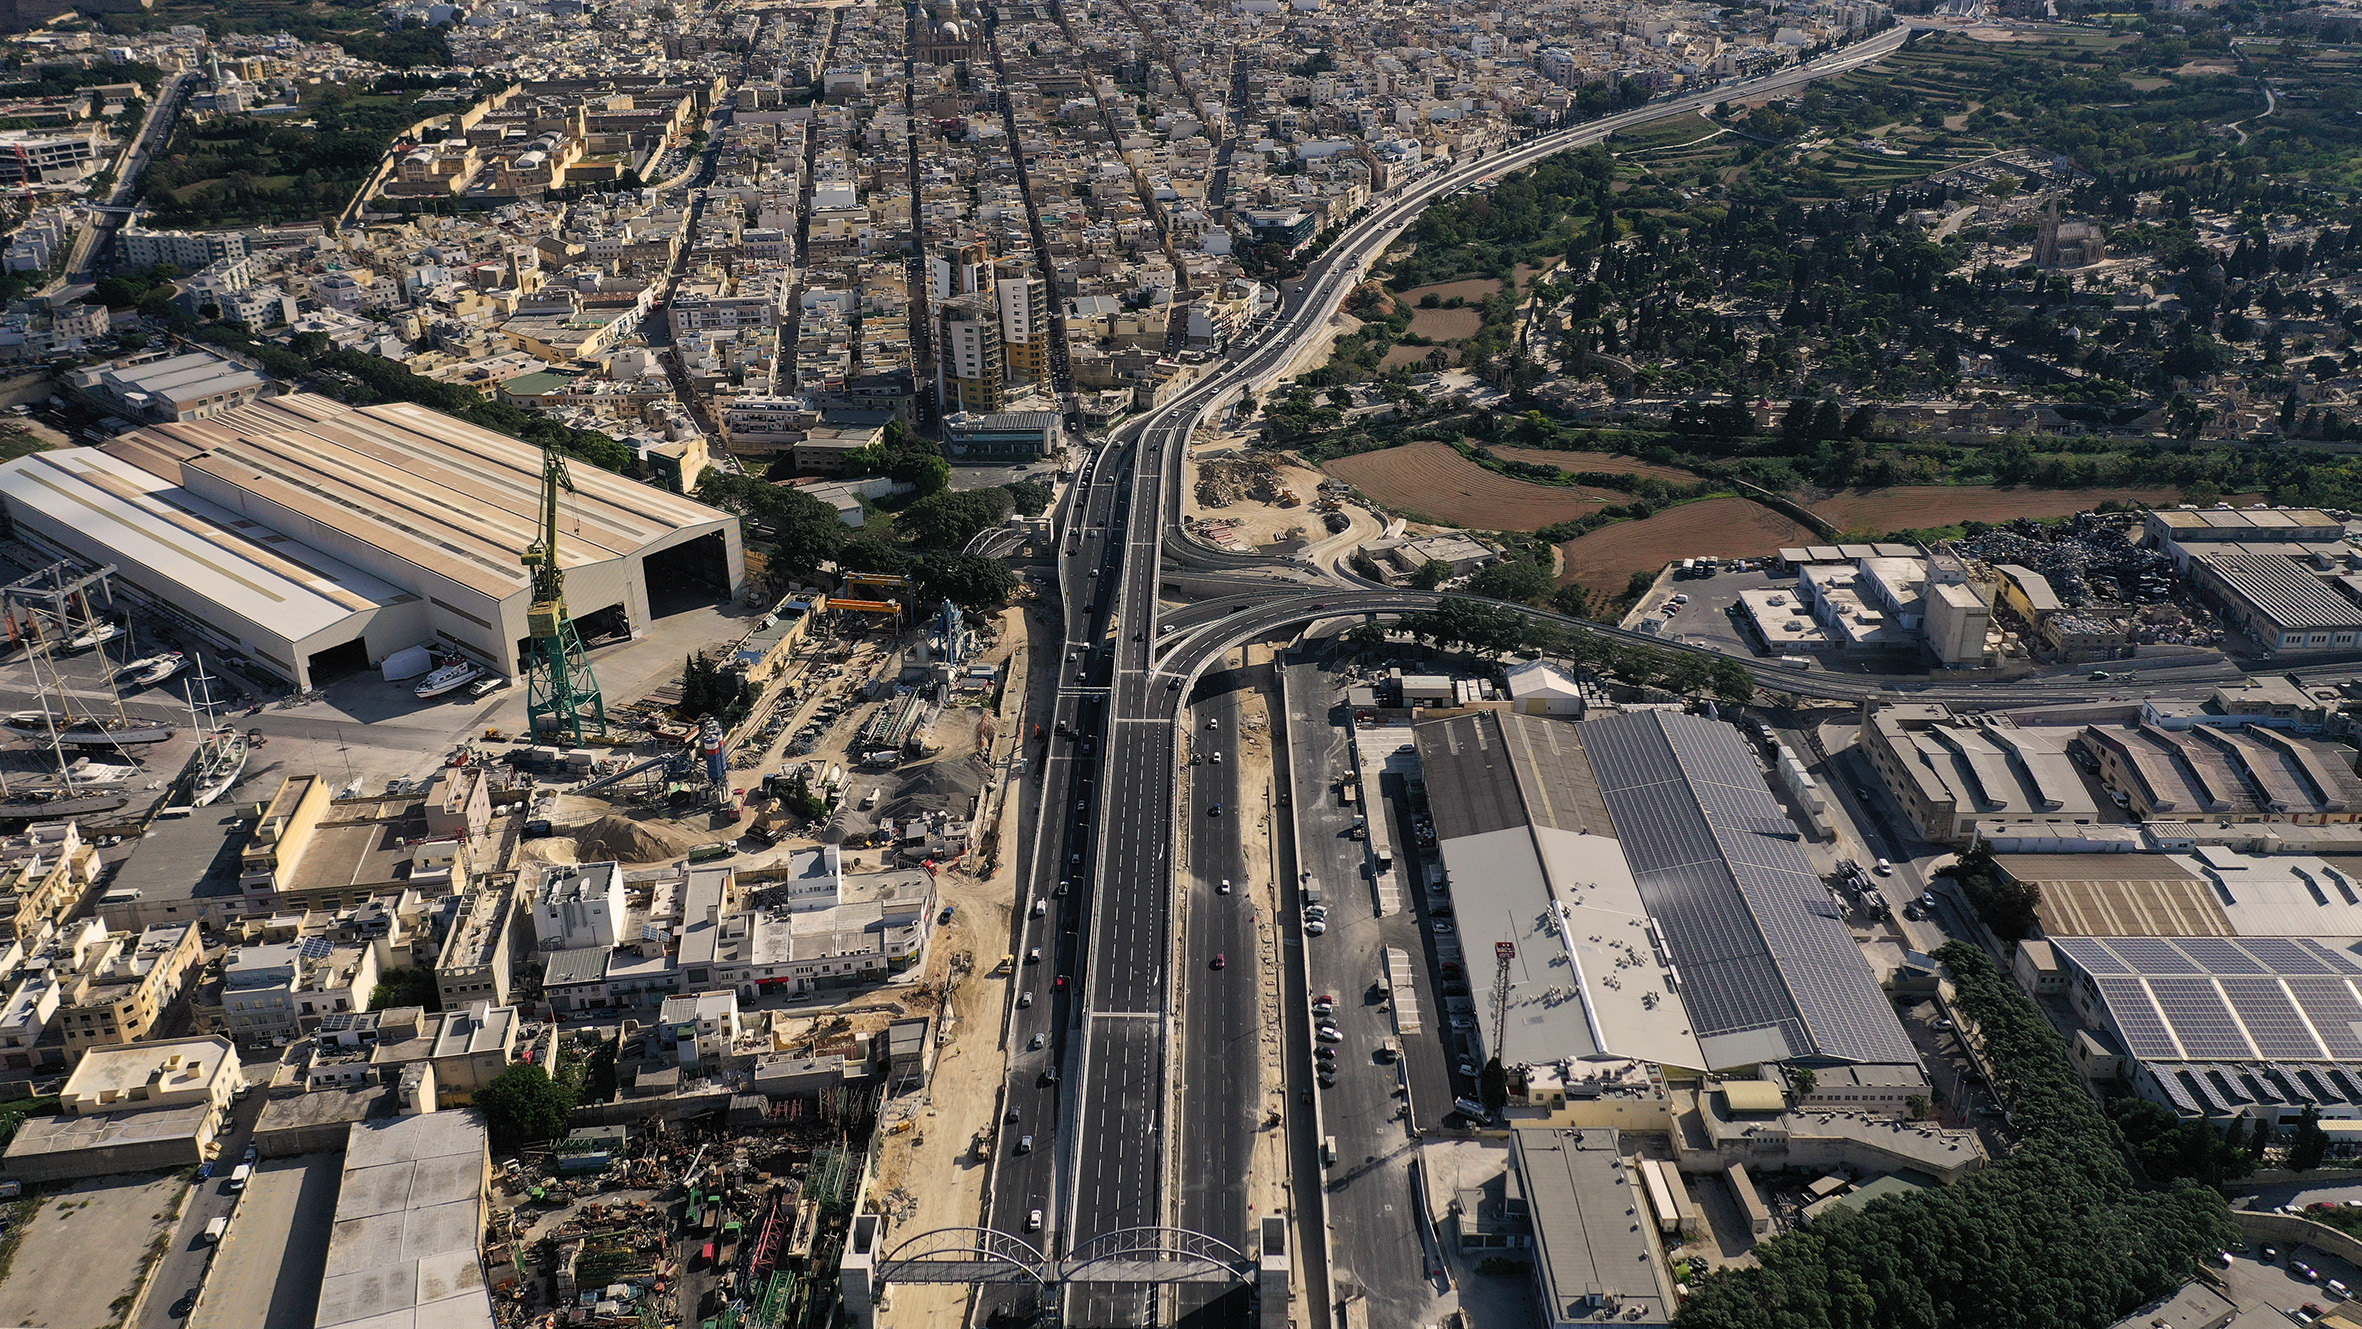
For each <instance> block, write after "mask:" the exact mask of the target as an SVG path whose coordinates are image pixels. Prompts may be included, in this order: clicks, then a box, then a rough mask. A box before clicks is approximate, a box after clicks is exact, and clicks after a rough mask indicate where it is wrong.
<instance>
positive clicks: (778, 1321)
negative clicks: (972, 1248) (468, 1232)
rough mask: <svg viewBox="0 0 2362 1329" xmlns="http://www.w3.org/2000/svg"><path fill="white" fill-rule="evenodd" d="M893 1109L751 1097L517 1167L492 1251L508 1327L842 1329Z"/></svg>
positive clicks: (589, 1130) (857, 1101)
mask: <svg viewBox="0 0 2362 1329" xmlns="http://www.w3.org/2000/svg"><path fill="white" fill-rule="evenodd" d="M881 1094H882V1090H881V1089H878V1088H874V1087H870V1088H856V1087H831V1088H824V1089H821V1090H819V1091H818V1092H817V1093H815V1094H812V1095H810V1096H808V1097H807V1096H795V1097H789V1098H783V1099H770V1098H766V1097H763V1096H760V1095H751V1094H750V1095H741V1096H737V1097H734V1098H733V1099H732V1100H731V1102H730V1105H729V1107H728V1109H727V1110H726V1111H724V1112H721V1113H716V1114H709V1115H707V1116H704V1117H698V1118H693V1119H690V1120H687V1121H670V1120H663V1119H658V1120H656V1121H653V1122H648V1123H645V1124H632V1125H629V1126H626V1125H614V1126H591V1127H583V1128H579V1129H576V1130H575V1131H573V1132H572V1133H571V1134H569V1135H568V1136H567V1137H566V1138H565V1139H564V1140H562V1141H559V1142H557V1143H556V1144H554V1145H551V1146H546V1147H541V1148H536V1149H531V1150H527V1151H524V1152H523V1153H520V1154H519V1155H517V1156H515V1157H513V1158H508V1159H504V1160H502V1161H501V1162H500V1163H499V1164H498V1165H497V1166H496V1169H495V1172H496V1181H495V1186H496V1196H495V1200H494V1204H493V1208H492V1212H491V1216H490V1219H489V1222H488V1230H487V1233H486V1241H485V1262H486V1264H487V1266H488V1267H489V1268H490V1269H491V1270H492V1271H493V1279H494V1282H495V1285H496V1286H497V1287H498V1288H499V1291H498V1293H497V1295H496V1298H495V1303H494V1304H495V1306H496V1307H497V1309H498V1312H499V1317H500V1323H502V1324H503V1325H510V1326H555V1325H559V1324H569V1325H582V1324H602V1325H625V1324H639V1325H649V1326H654V1325H674V1324H683V1323H688V1324H698V1325H704V1326H712V1327H713V1329H738V1327H739V1326H746V1327H747V1329H790V1327H791V1326H819V1325H826V1324H828V1323H830V1322H831V1319H832V1317H833V1315H834V1313H835V1306H836V1299H835V1291H836V1288H835V1283H836V1269H837V1264H838V1260H839V1258H840V1256H841V1254H842V1251H843V1245H844V1239H845V1234H846V1231H847V1229H848V1227H849V1225H850V1223H851V1221H852V1216H853V1212H854V1209H855V1206H856V1204H857V1203H858V1202H859V1199H860V1196H861V1194H862V1191H863V1188H864V1185H865V1183H866V1182H867V1181H868V1179H869V1178H870V1176H871V1174H872V1171H873V1169H874V1167H875V1163H876V1144H877V1139H878V1137H877V1124H878V1102H879V1099H880V1096H881Z"/></svg>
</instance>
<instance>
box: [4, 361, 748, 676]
mask: <svg viewBox="0 0 2362 1329" xmlns="http://www.w3.org/2000/svg"><path fill="white" fill-rule="evenodd" d="M541 470H542V455H541V451H540V450H539V449H538V448H535V447H533V446H532V445H530V444H527V443H523V442H520V441H518V440H517V439H514V438H510V437H508V436H507V435H505V434H498V433H494V432H492V431H491V430H487V429H482V428H478V427H477V426H474V425H471V424H468V423H466V422H465V421H462V420H457V419H454V418H452V417H450V416H447V415H443V414H441V413H439V412H436V411H431V410H428V409H426V408H425V407H421V406H415V405H410V404H406V403H390V404H386V405H381V406H367V407H352V406H346V405H344V404H342V403H339V402H336V401H332V400H330V399H328V398H326V397H320V396H315V395H312V394H308V393H298V394H295V395H292V396H284V397H271V398H265V399H262V400H258V401H253V402H249V403H246V404H244V405H241V406H236V407H233V408H231V409H229V410H226V411H223V412H221V413H219V414H216V415H213V416H211V417H209V418H207V419H204V420H196V421H180V422H175V423H169V424H161V425H156V426H153V427H150V428H147V429H141V430H138V431H135V432H133V433H129V434H125V435H123V436H122V437H120V438H117V439H115V440H114V441H113V442H111V443H109V444H107V445H105V446H104V447H100V448H74V449H67V450H62V451H57V452H44V453H36V454H34V455H31V456H27V457H21V458H18V459H17V460H15V461H12V462H8V463H6V464H5V465H0V507H4V508H5V511H6V514H7V519H8V523H9V525H10V527H11V528H12V530H13V533H14V534H15V535H16V536H17V537H18V538H20V539H24V540H27V541H28V542H30V543H33V544H35V545H38V546H42V547H44V548H46V549H48V550H50V551H52V552H55V553H58V554H61V555H64V556H67V557H71V558H75V559H79V560H81V561H83V562H85V563H91V564H113V565H114V566H115V567H116V568H117V569H118V574H117V575H118V578H119V584H120V585H122V586H124V587H126V588H127V589H129V590H130V591H132V592H133V593H134V594H135V595H137V596H140V597H142V598H144V599H147V600H149V601H152V602H154V604H155V605H157V606H158V607H159V608H161V609H163V610H165V611H166V612H168V613H170V614H171V615H172V616H173V617H174V618H175V619H176V620H177V621H179V622H180V623H181V624H182V625H183V626H184V627H186V628H187V629H189V630H190V631H191V632H192V633H193V634H195V635H197V636H199V637H202V638H205V639H209V640H212V641H215V642H217V643H219V644H220V645H222V646H223V647H224V648H225V649H228V650H232V651H235V652H237V653H240V654H242V655H245V656H247V657H249V658H251V659H253V660H255V661H258V662H260V663H261V664H262V665H263V666H264V667H265V668H267V669H268V670H270V671H271V672H274V673H277V674H279V675H280V676H281V677H282V678H284V679H286V680H287V681H288V682H290V683H292V684H293V685H294V687H295V688H297V689H298V690H308V689H311V688H315V687H318V686H321V685H322V684H325V683H328V682H333V681H334V680H335V679H337V678H340V677H343V676H345V675H347V674H351V673H354V672H356V671H358V670H361V669H365V668H368V667H371V666H374V665H378V664H380V663H382V662H383V661H384V660H385V658H386V657H387V656H389V655H391V654H393V653H394V652H396V651H399V650H402V649H404V648H406V647H410V646H416V645H419V644H421V643H432V644H434V645H435V646H437V647H438V648H440V649H445V650H456V651H460V652H464V653H465V654H466V655H467V656H468V657H470V658H472V659H474V660H475V661H477V662H478V663H479V664H482V665H484V666H485V667H487V668H489V669H491V670H493V671H494V672H496V673H499V674H502V675H514V674H516V673H517V672H518V671H519V669H520V658H521V656H522V654H523V650H524V644H525V643H526V642H527V640H528V634H527V629H526V615H525V611H526V606H527V602H528V601H529V600H530V599H531V586H530V584H529V582H528V579H527V572H526V569H525V566H524V564H523V563H522V561H521V559H522V555H523V554H524V552H525V549H526V547H527V546H528V545H530V544H531V543H532V542H533V540H534V538H535V535H536V532H537V529H538V509H539V504H540V493H541ZM571 472H572V480H573V485H572V488H571V489H570V490H569V491H568V492H566V493H565V494H564V495H563V498H562V502H561V504H560V510H559V522H560V529H561V530H562V532H563V534H564V541H563V551H562V554H561V558H562V560H563V562H564V564H565V571H566V577H567V582H566V585H567V595H568V599H569V601H570V602H571V604H572V606H573V615H574V618H575V621H576V622H577V623H578V624H580V626H581V630H582V633H583V635H584V637H585V638H596V637H601V636H612V635H616V634H622V633H632V634H635V635H636V634H637V633H639V632H641V631H642V630H644V629H645V627H646V625H647V624H648V623H649V621H650V620H651V619H652V618H653V617H655V616H656V615H658V614H661V613H664V612H666V611H667V609H668V607H669V606H668V605H667V604H666V603H665V591H664V590H663V589H660V591H659V593H658V595H657V597H656V598H655V599H654V600H652V599H651V595H650V589H649V588H650V586H651V585H654V586H656V587H659V588H667V589H672V590H676V591H677V590H684V589H689V588H694V589H695V590H696V591H697V592H698V593H699V594H700V595H702V596H703V597H705V599H706V600H707V601H708V602H710V599H711V597H713V596H717V595H720V594H723V593H735V592H737V591H738V590H739V589H740V587H741V586H742V585H743V584H744V581H745V575H746V574H745V561H744V550H743V548H742V546H741V544H740V537H739V531H738V523H737V521H736V520H735V519H734V518H732V517H730V516H729V515H728V514H726V513H722V512H718V511H716V510H714V509H712V508H708V507H705V506H704V505H702V504H698V503H695V502H691V501H690V500H688V499H685V498H682V497H680V496H678V495H675V494H671V493H667V492H666V491H664V490H661V489H656V488H652V487H650V486H647V485H643V484H640V483H637V482H635V481H632V480H628V479H625V478H623V477H622V476H618V475H613V474H610V473H608V472H604V471H600V470H598V469H596V468H594V467H591V466H587V465H578V466H575V467H573V468H571Z"/></svg>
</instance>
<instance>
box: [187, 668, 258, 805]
mask: <svg viewBox="0 0 2362 1329" xmlns="http://www.w3.org/2000/svg"><path fill="white" fill-rule="evenodd" d="M212 683H213V679H212V677H211V676H210V675H208V674H207V673H206V672H205V666H204V664H203V662H199V664H198V666H197V672H196V673H194V674H191V675H190V676H189V718H190V719H191V720H193V721H195V722H196V724H197V732H198V733H200V734H202V735H204V737H203V738H200V739H198V740H197V783H196V785H195V786H194V787H193V788H191V790H190V791H189V806H190V807H193V808H203V807H211V806H213V805H214V804H215V803H218V802H220V801H221V797H222V795H224V794H226V793H228V792H230V787H231V786H232V785H235V784H237V783H238V777H239V776H241V775H244V774H245V773H246V754H247V750H248V747H249V746H250V745H249V744H248V743H247V741H246V735H244V734H241V733H239V732H238V731H237V729H236V728H235V727H234V726H230V725H216V724H215V723H214V720H213V688H212ZM200 698H202V700H199V699H200Z"/></svg>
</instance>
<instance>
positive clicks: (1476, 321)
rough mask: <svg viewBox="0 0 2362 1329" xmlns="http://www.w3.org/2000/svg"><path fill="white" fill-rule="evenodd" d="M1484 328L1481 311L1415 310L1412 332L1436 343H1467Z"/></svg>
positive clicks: (1482, 312)
mask: <svg viewBox="0 0 2362 1329" xmlns="http://www.w3.org/2000/svg"><path fill="white" fill-rule="evenodd" d="M1483 327H1484V311H1482V310H1479V309H1467V308H1461V309H1413V310H1412V311H1411V331H1413V332H1416V333H1418V334H1419V335H1420V336H1422V337H1426V338H1430V339H1432V340H1434V341H1466V340H1468V339H1469V338H1470V337H1473V336H1475V335H1476V334H1477V332H1478V331H1479V330H1480V329H1482V328H1483Z"/></svg>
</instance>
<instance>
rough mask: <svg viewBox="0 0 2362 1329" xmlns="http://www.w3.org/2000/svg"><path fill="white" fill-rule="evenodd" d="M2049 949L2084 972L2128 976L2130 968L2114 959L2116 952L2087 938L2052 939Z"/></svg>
mask: <svg viewBox="0 0 2362 1329" xmlns="http://www.w3.org/2000/svg"><path fill="white" fill-rule="evenodd" d="M2050 945H2051V949H2053V950H2055V951H2057V952H2058V953H2059V954H2061V955H2064V956H2068V957H2069V958H2071V959H2073V960H2074V961H2075V963H2077V964H2079V965H2082V966H2083V969H2084V972H2086V973H2093V974H2129V973H2131V972H2132V966H2131V965H2128V964H2126V963H2125V962H2124V961H2122V960H2119V959H2117V958H2116V952H2114V951H2111V950H2109V949H2108V948H2107V947H2105V946H2102V945H2100V944H2099V943H2098V942H2097V941H2094V940H2092V939H2091V938H2089V937H2053V938H2051V939H2050Z"/></svg>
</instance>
